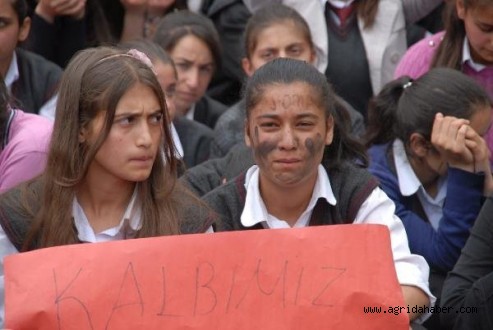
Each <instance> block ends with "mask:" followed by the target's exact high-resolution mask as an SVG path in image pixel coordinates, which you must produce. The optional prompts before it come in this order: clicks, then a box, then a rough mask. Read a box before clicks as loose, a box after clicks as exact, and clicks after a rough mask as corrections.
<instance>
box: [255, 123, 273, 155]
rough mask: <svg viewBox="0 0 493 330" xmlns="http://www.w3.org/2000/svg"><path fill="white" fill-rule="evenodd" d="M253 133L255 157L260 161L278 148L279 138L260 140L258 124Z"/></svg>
mask: <svg viewBox="0 0 493 330" xmlns="http://www.w3.org/2000/svg"><path fill="white" fill-rule="evenodd" d="M253 134H254V137H253V141H254V143H253V145H252V149H253V152H254V155H255V158H256V159H257V160H259V161H263V160H265V159H267V156H268V155H269V154H270V153H271V152H272V151H273V150H275V149H276V148H277V145H278V143H279V140H278V139H274V140H272V139H265V140H264V141H262V142H260V134H259V129H258V126H255V128H254V133H253Z"/></svg>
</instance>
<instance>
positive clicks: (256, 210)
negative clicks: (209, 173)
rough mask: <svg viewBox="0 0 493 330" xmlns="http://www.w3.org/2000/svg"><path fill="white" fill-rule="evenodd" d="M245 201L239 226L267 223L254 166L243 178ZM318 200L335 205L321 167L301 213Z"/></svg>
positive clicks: (327, 177)
mask: <svg viewBox="0 0 493 330" xmlns="http://www.w3.org/2000/svg"><path fill="white" fill-rule="evenodd" d="M245 188H246V200H245V207H244V209H243V212H242V214H241V224H242V225H243V226H244V227H253V226H255V225H256V224H258V223H262V222H264V221H267V217H268V213H267V208H266V206H265V204H264V201H263V200H262V196H261V195H260V191H259V168H258V166H257V165H254V166H252V167H250V169H248V171H247V173H246V176H245ZM319 198H324V199H325V200H326V201H327V202H328V203H329V204H331V205H336V203H337V200H336V198H335V196H334V192H333V191H332V187H331V185H330V180H329V176H328V175H327V172H326V171H325V169H324V168H323V166H322V165H319V166H318V175H317V181H316V182H315V186H314V188H313V193H312V197H311V199H310V202H309V203H308V207H307V208H306V210H305V211H304V212H303V214H305V213H306V212H311V211H312V210H313V208H314V207H315V204H316V203H317V201H318V199H319Z"/></svg>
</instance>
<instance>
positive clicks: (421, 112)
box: [366, 68, 491, 147]
mask: <svg viewBox="0 0 493 330" xmlns="http://www.w3.org/2000/svg"><path fill="white" fill-rule="evenodd" d="M485 105H491V101H490V99H489V97H488V95H487V93H486V92H485V91H484V89H483V88H482V87H481V86H479V85H478V84H477V83H476V82H475V81H474V80H473V79H472V78H470V77H468V76H466V75H465V74H463V73H461V72H460V71H457V70H454V69H449V68H434V69H432V70H430V71H429V72H428V73H426V74H425V75H423V76H421V77H420V78H419V79H417V80H415V81H412V80H411V79H410V78H409V77H407V76H404V77H401V78H399V79H395V80H393V81H391V82H389V83H387V84H386V85H385V86H384V87H383V88H382V90H381V92H380V93H379V94H378V95H377V96H375V97H374V98H372V99H371V100H370V104H369V109H368V129H367V135H366V145H367V146H368V147H369V146H371V145H373V144H381V143H386V142H390V141H392V140H394V139H396V138H398V139H401V140H402V141H403V142H404V144H406V143H407V142H408V140H409V137H410V136H411V134H412V133H420V134H421V135H423V137H425V138H426V139H428V140H429V139H430V138H431V131H432V128H433V122H434V119H435V115H436V114H437V113H438V112H441V113H442V114H443V115H444V116H454V117H457V118H465V119H468V118H470V117H471V115H472V114H473V113H474V112H475V111H477V110H479V109H481V107H482V106H485Z"/></svg>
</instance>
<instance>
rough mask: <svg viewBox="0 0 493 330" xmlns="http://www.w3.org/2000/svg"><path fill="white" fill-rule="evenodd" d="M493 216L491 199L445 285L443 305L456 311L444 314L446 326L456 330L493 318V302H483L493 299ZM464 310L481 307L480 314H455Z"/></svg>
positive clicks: (485, 205)
mask: <svg viewBox="0 0 493 330" xmlns="http://www.w3.org/2000/svg"><path fill="white" fill-rule="evenodd" d="M492 214H493V199H492V198H491V197H490V198H488V199H487V200H486V202H485V203H484V206H483V208H482V209H481V212H480V213H479V216H478V219H477V220H476V223H475V225H474V227H473V228H472V231H471V235H470V237H469V239H468V241H467V243H466V245H465V246H464V249H463V250H462V254H461V256H460V258H459V260H458V261H457V264H456V265H455V267H454V269H453V270H452V271H451V272H450V273H449V275H448V277H447V279H446V280H445V283H444V285H443V291H442V303H441V304H442V306H443V307H448V308H450V307H452V308H453V310H452V312H451V313H447V314H440V317H441V321H442V324H443V326H445V327H447V328H452V327H453V325H454V323H456V324H457V325H459V324H460V325H461V326H462V327H463V328H464V329H466V328H470V329H472V328H474V327H473V323H469V322H476V320H477V319H479V318H481V316H486V317H488V316H487V315H490V314H491V309H490V310H488V307H489V308H491V306H492V302H491V301H484V300H483V301H482V299H481V298H482V297H488V296H489V297H491V293H492V292H493V222H492V221H491V220H492ZM488 289H489V290H488ZM478 293H481V294H478ZM480 297H481V298H480ZM488 303H489V305H488ZM460 307H478V308H479V313H480V314H479V315H478V314H477V313H473V314H466V313H456V312H454V311H458V310H459V308H460ZM483 313H484V314H483Z"/></svg>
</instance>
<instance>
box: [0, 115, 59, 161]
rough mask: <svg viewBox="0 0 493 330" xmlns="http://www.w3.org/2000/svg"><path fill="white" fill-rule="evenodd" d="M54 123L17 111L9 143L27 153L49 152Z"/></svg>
mask: <svg viewBox="0 0 493 330" xmlns="http://www.w3.org/2000/svg"><path fill="white" fill-rule="evenodd" d="M52 131H53V123H52V122H51V121H50V120H48V119H46V118H44V117H42V116H39V115H35V114H31V113H25V112H23V111H21V110H15V116H14V118H13V121H12V126H11V128H10V133H9V142H8V144H9V145H11V146H14V145H15V146H16V148H19V147H22V148H23V149H25V151H43V152H46V151H47V150H48V145H49V143H50V139H51V134H52Z"/></svg>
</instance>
